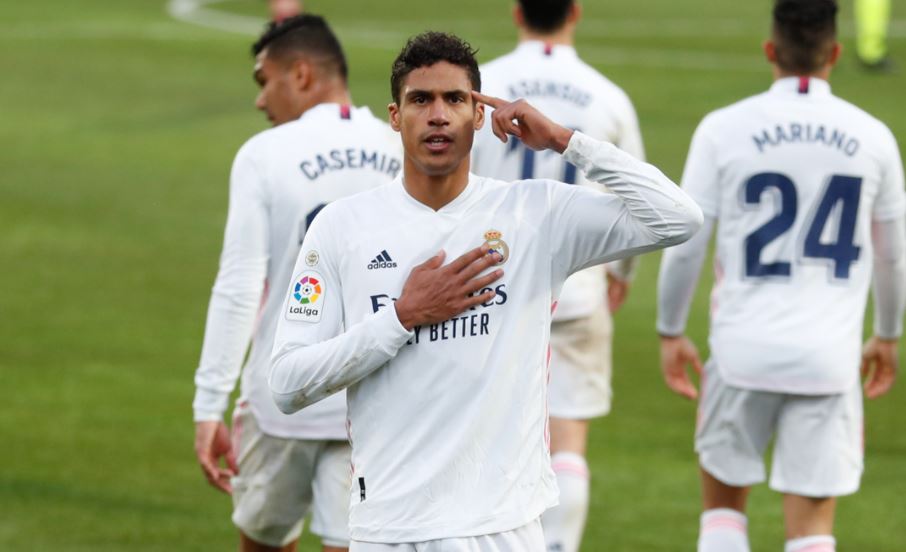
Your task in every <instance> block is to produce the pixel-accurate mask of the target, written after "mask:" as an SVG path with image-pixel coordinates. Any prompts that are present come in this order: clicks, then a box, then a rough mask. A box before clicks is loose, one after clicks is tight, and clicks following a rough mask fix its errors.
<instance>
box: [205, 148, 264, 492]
mask: <svg viewBox="0 0 906 552" xmlns="http://www.w3.org/2000/svg"><path fill="white" fill-rule="evenodd" d="M262 181H263V179H262V176H261V173H260V171H259V169H258V166H257V165H256V163H255V160H254V158H253V156H252V155H251V154H250V152H249V148H248V146H246V147H244V148H243V149H241V150H240V151H239V153H238V154H237V156H236V160H235V161H234V163H233V169H232V171H231V174H230V200H229V203H230V205H229V212H228V215H227V223H226V230H225V232H224V242H223V251H222V253H221V256H220V268H219V270H218V272H217V278H216V280H215V282H214V287H213V290H212V292H211V300H210V303H209V306H208V316H207V322H206V324H205V335H204V343H203V345H202V349H201V361H200V363H199V366H198V369H197V370H196V372H195V399H194V401H193V403H192V409H193V417H194V420H195V423H196V430H195V452H196V455H197V456H198V461H199V463H200V464H201V466H202V469H203V470H204V472H205V475H206V476H207V478H208V481H209V482H211V484H212V485H214V486H215V487H217V488H219V489H221V490H224V491H227V492H229V490H230V488H229V477H230V475H232V473H235V471H236V469H237V468H236V463H235V457H234V455H233V451H232V448H231V446H230V440H229V435H228V431H227V428H226V425H225V424H224V422H223V417H224V413H225V412H226V410H227V406H228V405H227V403H228V402H229V398H230V393H232V391H233V389H234V388H235V386H236V381H237V379H238V378H239V372H240V370H241V367H242V361H243V359H244V357H245V352H246V349H247V348H248V345H249V341H250V340H251V336H252V332H253V330H254V326H255V318H256V315H257V311H258V308H259V306H260V304H261V296H262V291H263V288H264V281H265V278H266V275H267V261H268V246H267V244H268V224H267V206H266V202H265V198H264V194H263V193H262V188H261V186H262ZM221 457H222V458H224V459H225V460H226V463H227V469H226V470H224V469H222V468H220V467H219V465H218V463H219V460H220V458H221ZM231 472H232V473H231Z"/></svg>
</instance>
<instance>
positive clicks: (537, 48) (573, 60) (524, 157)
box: [472, 40, 645, 320]
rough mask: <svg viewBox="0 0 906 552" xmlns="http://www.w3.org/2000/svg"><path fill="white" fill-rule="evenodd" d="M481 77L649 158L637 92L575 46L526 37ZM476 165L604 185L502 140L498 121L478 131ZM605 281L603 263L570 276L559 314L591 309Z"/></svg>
mask: <svg viewBox="0 0 906 552" xmlns="http://www.w3.org/2000/svg"><path fill="white" fill-rule="evenodd" d="M481 81H482V82H481V89H482V92H483V93H485V94H488V95H491V96H496V97H499V98H504V99H506V100H508V101H513V100H517V99H519V98H525V99H526V100H528V101H529V102H530V103H531V104H532V106H534V107H535V108H537V109H538V110H539V111H541V112H542V113H544V114H545V115H546V116H547V117H549V118H550V119H552V120H554V121H557V122H558V123H560V124H562V125H564V126H567V127H570V128H575V129H579V130H581V131H582V133H583V134H586V135H588V136H591V137H592V138H596V139H598V140H603V141H606V142H610V143H612V144H614V145H616V146H617V147H619V148H620V149H622V150H623V151H625V152H627V153H629V154H630V155H633V156H635V157H637V158H638V159H641V160H644V159H645V151H644V148H643V146H642V134H641V132H640V130H639V123H638V119H637V117H636V113H635V109H634V108H633V106H632V102H631V101H630V100H629V97H628V96H627V95H626V93H625V92H623V90H622V89H620V87H618V86H617V85H615V84H614V83H613V82H611V81H610V80H608V79H607V78H606V77H604V75H602V74H601V73H599V72H598V71H596V70H595V69H594V68H593V67H591V66H590V65H588V64H587V63H585V62H584V61H582V60H581V59H580V58H579V56H578V55H577V54H576V50H575V49H574V48H573V47H571V46H566V45H553V44H547V43H544V42H541V41H536V40H529V41H524V42H522V43H520V44H519V46H518V47H517V48H516V49H515V50H514V51H512V52H510V53H509V54H506V55H504V56H502V57H499V58H497V59H495V60H492V61H490V62H489V63H487V64H485V65H483V66H482V67H481ZM472 171H473V172H474V173H475V174H478V175H481V176H487V177H491V178H499V179H501V180H523V179H527V178H545V179H551V180H558V181H561V182H566V183H567V184H581V185H586V186H593V187H595V186H598V185H597V184H595V183H592V182H589V181H588V179H587V178H585V175H583V174H582V171H578V170H576V167H575V166H573V165H571V164H570V163H567V162H565V161H564V160H563V158H562V157H561V156H560V155H557V153H556V152H553V151H542V152H535V151H532V150H530V149H528V148H526V147H525V146H524V145H523V144H522V143H521V142H520V141H519V140H518V139H516V138H510V139H509V141H508V142H507V143H506V144H504V143H502V142H501V141H500V140H499V139H497V137H496V136H494V134H493V133H492V132H491V125H490V123H488V124H485V126H484V127H483V128H482V130H481V131H480V132H479V133H478V134H477V135H476V137H475V146H474V148H473V149H472ZM631 265H632V261H631V259H627V260H625V261H622V262H621V263H616V264H615V265H613V266H611V267H610V270H615V271H616V272H618V273H619V274H620V276H621V277H624V278H628V277H629V272H631ZM605 282H606V281H605V279H604V275H603V267H602V266H595V267H592V268H590V269H587V270H583V271H581V272H577V273H576V274H574V275H572V276H570V278H569V279H568V280H567V281H566V283H565V284H564V285H563V291H562V293H561V294H560V299H559V300H558V302H557V310H556V311H555V312H554V319H555V320H569V319H574V318H581V317H585V316H590V315H591V313H593V312H594V311H595V310H596V309H597V308H600V307H601V306H602V304H603V302H604V297H605Z"/></svg>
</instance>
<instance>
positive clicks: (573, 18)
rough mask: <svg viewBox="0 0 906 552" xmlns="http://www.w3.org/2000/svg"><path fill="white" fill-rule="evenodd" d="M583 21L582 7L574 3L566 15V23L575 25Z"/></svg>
mask: <svg viewBox="0 0 906 552" xmlns="http://www.w3.org/2000/svg"><path fill="white" fill-rule="evenodd" d="M580 19H582V5H581V4H579V3H578V2H573V5H572V6H570V8H569V13H568V14H567V15H566V22H567V23H571V24H573V25H575V24H576V23H578V22H579V20H580Z"/></svg>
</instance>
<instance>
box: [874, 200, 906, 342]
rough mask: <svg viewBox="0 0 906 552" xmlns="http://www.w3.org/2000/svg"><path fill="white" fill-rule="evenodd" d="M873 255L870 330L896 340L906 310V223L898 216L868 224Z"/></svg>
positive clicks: (901, 330) (881, 336) (901, 327)
mask: <svg viewBox="0 0 906 552" xmlns="http://www.w3.org/2000/svg"><path fill="white" fill-rule="evenodd" d="M872 241H873V245H874V248H875V256H874V298H875V320H874V333H875V335H877V336H878V337H880V338H883V339H896V338H898V337H900V335H902V333H903V312H904V309H906V222H904V220H903V219H902V218H900V219H896V220H893V221H887V222H876V223H873V225H872Z"/></svg>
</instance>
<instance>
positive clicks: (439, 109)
mask: <svg viewBox="0 0 906 552" xmlns="http://www.w3.org/2000/svg"><path fill="white" fill-rule="evenodd" d="M428 124H430V125H434V126H446V125H448V124H450V116H449V111H448V110H447V103H446V102H444V101H443V99H441V98H438V99H437V100H435V101H434V102H432V103H431V108H430V110H429V111H428Z"/></svg>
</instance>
